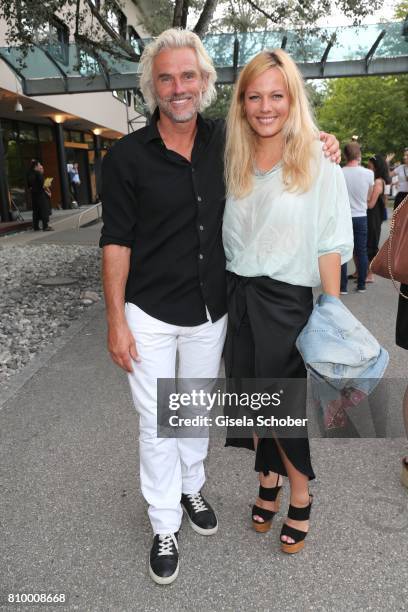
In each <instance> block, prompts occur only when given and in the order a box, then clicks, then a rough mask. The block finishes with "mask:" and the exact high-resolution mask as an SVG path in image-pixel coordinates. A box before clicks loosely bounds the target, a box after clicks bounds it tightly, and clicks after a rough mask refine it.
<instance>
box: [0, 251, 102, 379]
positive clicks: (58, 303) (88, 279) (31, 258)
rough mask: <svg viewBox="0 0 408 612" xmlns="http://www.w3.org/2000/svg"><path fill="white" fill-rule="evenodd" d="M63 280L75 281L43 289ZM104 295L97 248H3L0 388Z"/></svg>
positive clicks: (1, 267) (0, 309) (0, 296)
mask: <svg viewBox="0 0 408 612" xmlns="http://www.w3.org/2000/svg"><path fill="white" fill-rule="evenodd" d="M0 248H1V247H0ZM59 277H65V278H66V277H68V278H72V279H75V280H76V281H77V282H76V283H75V284H72V285H66V286H54V287H47V286H42V285H41V284H40V282H41V280H43V279H52V280H54V281H58V279H59ZM88 291H90V292H91V293H84V292H88ZM101 296H102V287H101V280H100V249H99V248H98V247H93V246H72V245H69V246H61V245H37V246H35V245H24V246H13V247H5V248H1V266H0V383H2V382H4V381H7V380H8V379H9V378H10V377H11V376H13V375H14V374H15V373H17V372H19V371H20V370H21V369H22V368H23V367H24V366H25V365H26V364H27V363H28V362H29V361H30V359H32V358H33V357H34V356H35V355H36V354H37V353H38V352H39V351H41V350H42V349H43V348H44V347H45V346H47V345H48V344H49V343H50V342H52V341H53V339H54V338H57V337H58V336H60V335H61V334H62V333H63V332H64V330H65V329H66V328H67V327H69V326H70V324H71V323H72V322H73V321H75V320H76V319H78V318H79V317H80V316H81V313H83V312H84V310H86V309H88V308H92V305H93V304H94V303H95V302H96V301H98V299H100V298H101Z"/></svg>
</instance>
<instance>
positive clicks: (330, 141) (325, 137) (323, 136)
mask: <svg viewBox="0 0 408 612" xmlns="http://www.w3.org/2000/svg"><path fill="white" fill-rule="evenodd" d="M320 140H321V141H322V142H323V143H324V145H323V151H324V154H325V156H326V157H330V159H331V160H332V162H334V163H336V164H339V163H340V162H341V151H340V143H339V141H338V140H337V138H336V137H335V136H333V134H328V133H327V132H320Z"/></svg>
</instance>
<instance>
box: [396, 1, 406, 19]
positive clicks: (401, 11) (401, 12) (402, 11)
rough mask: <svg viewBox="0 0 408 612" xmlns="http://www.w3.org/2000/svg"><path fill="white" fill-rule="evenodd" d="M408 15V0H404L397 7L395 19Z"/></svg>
mask: <svg viewBox="0 0 408 612" xmlns="http://www.w3.org/2000/svg"><path fill="white" fill-rule="evenodd" d="M407 15H408V0H403V2H400V3H399V4H397V6H396V7H395V12H394V17H395V19H405V17H406V16H407Z"/></svg>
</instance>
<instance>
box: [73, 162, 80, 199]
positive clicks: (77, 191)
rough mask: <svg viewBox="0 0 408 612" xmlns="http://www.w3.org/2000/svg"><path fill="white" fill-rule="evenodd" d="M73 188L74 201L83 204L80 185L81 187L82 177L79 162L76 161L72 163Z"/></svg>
mask: <svg viewBox="0 0 408 612" xmlns="http://www.w3.org/2000/svg"><path fill="white" fill-rule="evenodd" d="M71 180H72V190H73V193H74V201H75V202H76V203H77V204H78V206H81V204H80V187H81V179H80V176H79V164H78V163H76V162H75V163H74V164H73V165H72V179H71Z"/></svg>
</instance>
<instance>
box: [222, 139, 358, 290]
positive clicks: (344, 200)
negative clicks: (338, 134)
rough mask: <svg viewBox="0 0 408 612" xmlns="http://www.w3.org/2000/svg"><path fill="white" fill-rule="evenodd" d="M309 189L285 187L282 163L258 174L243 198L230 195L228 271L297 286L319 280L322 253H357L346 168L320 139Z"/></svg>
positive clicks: (226, 222)
mask: <svg viewBox="0 0 408 612" xmlns="http://www.w3.org/2000/svg"><path fill="white" fill-rule="evenodd" d="M314 152H315V157H314V160H313V162H312V164H311V171H313V174H314V176H315V178H314V180H313V183H312V187H311V188H310V189H309V191H307V192H306V193H290V192H288V191H285V189H284V185H283V179H282V165H281V163H279V164H277V165H276V166H274V168H272V170H270V171H269V172H268V173H266V174H263V175H260V176H258V175H255V176H254V177H253V189H252V191H251V193H250V194H249V195H247V196H245V197H244V198H241V199H235V198H233V197H228V198H227V203H226V207H225V213H224V222H223V242H224V249H225V254H226V258H227V270H229V271H231V272H235V274H239V275H240V276H269V277H270V278H274V279H276V280H279V281H283V282H285V283H290V284H292V285H302V286H306V287H314V286H317V285H319V284H320V275H319V267H318V258H319V257H320V256H321V255H324V254H326V253H340V254H341V263H345V262H346V261H348V260H349V259H351V257H352V254H353V229H352V221H351V212H350V204H349V199H348V195H347V188H346V183H345V180H344V176H343V173H342V171H341V169H340V167H339V166H338V165H337V164H334V163H333V162H331V161H329V160H328V159H327V158H325V157H324V154H323V152H322V149H321V143H320V142H316V146H315V147H314Z"/></svg>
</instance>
